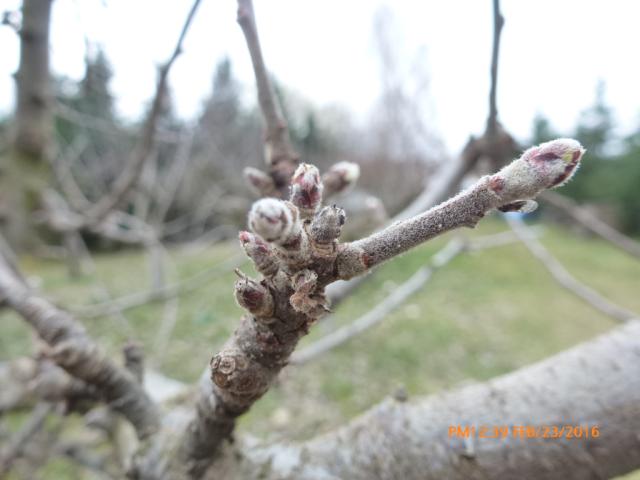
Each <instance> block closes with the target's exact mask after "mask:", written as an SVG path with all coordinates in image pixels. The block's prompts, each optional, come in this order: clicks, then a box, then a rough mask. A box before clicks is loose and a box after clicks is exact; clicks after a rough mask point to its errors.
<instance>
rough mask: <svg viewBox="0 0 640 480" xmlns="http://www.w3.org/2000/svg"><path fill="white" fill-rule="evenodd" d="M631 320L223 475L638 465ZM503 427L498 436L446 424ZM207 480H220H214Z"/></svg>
mask: <svg viewBox="0 0 640 480" xmlns="http://www.w3.org/2000/svg"><path fill="white" fill-rule="evenodd" d="M638 372H640V321H632V322H630V323H628V324H627V325H625V326H623V327H620V328H618V329H615V330H613V331H612V332H610V333H607V334H605V335H603V336H601V337H599V338H596V339H595V340H592V341H590V342H588V343H585V344H582V345H579V346H577V347H574V348H572V349H570V350H567V351H565V352H562V353H560V354H558V355H556V356H553V357H550V358H548V359H546V360H543V361H541V362H539V363H537V364H534V365H531V366H529V367H525V368H523V369H520V370H518V371H516V372H513V373H511V374H508V375H505V376H502V377H499V378H496V379H494V380H491V381H489V382H486V383H480V384H476V385H471V386H468V387H465V388H462V389H460V390H456V391H452V392H449V393H445V394H437V395H434V396H431V397H428V398H426V399H422V400H417V401H415V402H413V401H411V402H400V401H397V400H388V401H385V402H383V403H382V404H380V405H379V406H377V407H375V408H373V409H372V410H370V411H369V412H368V413H366V414H364V415H363V416H361V417H360V418H358V419H356V420H354V421H353V422H351V423H350V424H349V425H347V426H346V427H344V428H342V429H340V430H337V431H336V432H333V433H329V434H326V435H322V436H319V437H316V438H314V439H312V440H309V441H307V442H304V443H302V444H297V445H282V444H276V445H270V446H266V447H263V448H253V449H250V450H248V451H247V452H245V457H244V461H242V462H241V464H240V465H235V466H234V467H231V466H229V469H230V471H234V473H233V474H231V476H230V477H229V478H263V479H267V480H268V479H278V480H285V479H294V478H295V479H298V480H304V479H346V478H348V479H350V480H359V479H363V480H370V479H399V478H401V479H403V480H413V479H415V480H418V479H419V480H428V479H443V478H446V479H449V480H457V479H460V480H463V479H464V480H473V479H483V480H486V479H489V478H491V479H522V478H535V479H538V480H544V479H580V480H584V479H602V478H611V477H615V476H617V475H622V474H624V473H627V472H630V471H633V470H634V469H637V468H640V437H639V436H638V432H639V431H640V375H638ZM458 425H461V426H462V427H464V426H466V425H469V426H475V427H476V428H479V427H480V426H482V425H486V426H490V427H493V426H509V427H510V434H509V436H508V437H507V438H505V439H503V440H497V439H488V438H469V439H462V438H449V428H450V427H451V426H454V427H455V426H458ZM563 425H567V426H569V425H570V426H576V425H582V426H585V425H586V426H588V428H589V429H591V427H594V426H596V427H598V428H599V436H598V437H597V438H589V439H585V438H571V439H567V438H546V439H536V438H523V439H521V438H514V437H513V436H512V435H511V429H512V428H513V427H518V426H535V427H540V428H543V429H544V426H551V427H553V426H558V427H560V426H563ZM216 478H221V477H220V476H217V477H216Z"/></svg>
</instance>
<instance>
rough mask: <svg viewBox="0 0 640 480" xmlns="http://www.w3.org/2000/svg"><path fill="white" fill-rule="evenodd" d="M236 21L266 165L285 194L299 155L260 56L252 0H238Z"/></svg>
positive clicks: (281, 193)
mask: <svg viewBox="0 0 640 480" xmlns="http://www.w3.org/2000/svg"><path fill="white" fill-rule="evenodd" d="M238 23H239V24H240V27H241V28H242V33H243V34H244V37H245V40H246V42H247V47H248V49H249V54H250V55H251V63H252V64H253V72H254V74H255V77H256V85H257V88H258V102H259V104H260V110H261V111H262V115H263V117H264V121H265V124H266V135H265V147H266V152H265V160H266V162H267V165H268V166H269V169H270V176H271V179H272V180H273V186H274V188H275V190H276V191H277V192H279V193H280V196H282V197H286V196H287V195H288V191H287V189H288V188H289V180H290V179H291V175H292V174H293V172H294V170H295V169H296V167H297V166H298V162H299V156H298V154H297V153H296V152H295V151H294V149H293V146H292V145H291V141H290V139H289V131H288V128H287V122H286V121H285V120H284V118H283V116H282V111H281V108H280V105H279V104H278V100H277V99H276V96H275V93H274V90H273V86H272V85H271V80H270V79H269V73H268V72H267V68H266V66H265V63H264V58H263V57H262V49H261V47H260V39H259V38H258V28H257V26H256V18H255V13H254V9H253V2H252V0H238ZM265 188H267V187H266V186H265Z"/></svg>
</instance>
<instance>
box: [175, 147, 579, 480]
mask: <svg viewBox="0 0 640 480" xmlns="http://www.w3.org/2000/svg"><path fill="white" fill-rule="evenodd" d="M583 153H584V149H583V148H582V147H581V146H580V144H579V143H578V142H576V141H575V140H569V139H561V140H554V141H552V142H548V143H545V144H542V145H539V146H537V147H534V148H531V149H529V150H527V151H526V152H525V153H524V154H523V155H522V157H520V158H519V159H517V160H514V161H513V162H512V163H511V164H510V165H507V166H506V167H504V168H503V169H502V170H500V171H499V172H497V173H495V174H494V175H491V176H486V177H483V178H481V179H480V180H479V181H478V182H477V183H476V185H474V186H472V187H471V188H469V189H468V190H466V191H464V192H461V193H460V194H459V195H458V196H456V197H454V198H452V199H451V200H449V201H447V202H445V203H443V204H441V205H439V206H437V207H435V208H433V209H431V210H429V211H427V212H424V213H423V214H421V215H418V216H417V217H414V218H411V219H408V220H405V221H403V222H398V223H396V224H394V225H391V226H389V227H388V228H387V229H385V230H383V231H382V232H378V233H375V234H373V235H371V236H369V237H367V238H364V239H362V240H359V241H357V242H351V243H345V244H339V243H338V241H337V238H339V236H340V232H341V229H342V226H343V224H344V221H345V213H344V211H342V209H340V208H338V207H336V206H325V207H324V208H321V201H322V198H321V192H322V184H321V179H320V175H319V172H318V170H317V168H315V167H313V166H312V165H306V164H303V165H300V167H299V171H297V172H296V174H295V175H294V176H293V177H292V184H291V196H290V197H289V198H290V201H289V202H284V201H282V200H277V199H274V198H266V199H262V200H259V201H258V202H256V203H255V204H254V205H253V207H252V209H251V211H250V212H249V221H248V224H249V227H250V228H251V230H252V231H253V233H250V232H241V233H240V235H239V239H240V242H241V244H242V246H243V248H244V249H245V251H246V253H247V255H248V256H249V257H250V258H251V259H252V260H253V262H254V265H255V267H256V269H257V270H258V271H259V272H260V273H261V274H262V275H263V277H264V278H263V279H261V280H260V281H256V280H253V279H251V278H249V277H247V276H242V277H241V278H240V280H238V281H237V282H236V285H235V295H236V300H237V301H238V303H239V304H240V305H241V306H242V307H243V308H244V309H245V310H246V311H247V312H248V315H245V316H244V317H243V319H242V320H241V323H240V325H239V326H238V327H237V328H236V329H235V331H234V333H233V334H232V335H231V336H230V337H229V339H228V340H227V341H226V342H225V344H224V345H223V347H222V349H221V350H220V351H219V352H218V353H217V354H216V355H215V356H214V357H213V358H212V360H211V364H210V366H211V380H212V385H211V388H210V390H206V389H205V390H204V391H201V392H200V395H199V397H198V400H197V407H196V414H195V415H194V417H193V418H192V420H191V421H190V423H189V425H188V427H187V429H186V430H185V433H184V436H183V438H182V439H181V441H180V444H181V448H180V450H179V451H178V452H177V454H176V456H175V457H174V458H173V459H172V462H171V467H172V468H174V469H177V470H179V471H182V472H183V473H186V475H187V476H189V477H191V478H201V477H202V475H203V474H204V473H205V472H206V470H207V469H208V467H209V466H210V465H211V462H212V456H213V455H214V453H215V452H216V451H218V449H219V448H220V447H221V445H222V444H223V442H224V441H225V439H228V437H229V436H230V435H231V433H232V432H233V429H234V427H235V422H236V418H237V417H238V416H239V415H242V414H243V413H245V412H246V411H247V410H249V409H250V408H251V406H252V405H253V404H254V402H256V401H257V400H258V399H259V398H260V397H261V396H262V395H264V394H265V393H266V392H267V390H268V389H269V388H270V386H271V385H272V383H273V382H274V381H275V379H276V378H277V376H278V373H279V372H280V370H281V369H282V368H283V367H284V366H285V365H286V364H287V362H288V359H289V358H290V356H291V354H292V353H293V350H294V349H295V347H296V345H297V343H298V341H299V340H300V339H301V338H302V337H303V336H304V335H305V334H307V332H308V331H309V328H310V327H311V325H313V324H315V323H316V322H317V320H318V318H319V317H321V316H322V315H323V314H325V313H326V311H327V304H326V296H325V293H324V287H325V286H326V285H328V284H330V283H332V282H334V281H336V280H338V279H347V278H352V277H355V276H358V275H361V274H363V273H365V272H366V271H368V270H370V269H371V268H373V267H375V266H376V265H379V264H380V263H382V262H383V261H385V260H388V259H390V258H392V257H394V256H396V255H399V254H401V253H403V252H405V251H407V250H408V249H410V248H412V247H414V246H416V245H418V244H420V243H423V242H426V241H428V240H429V239H431V238H433V237H435V236H437V235H440V234H442V233H444V232H446V231H449V230H452V229H454V228H458V227H462V226H469V227H472V226H475V225H476V223H477V222H479V221H480V219H481V218H482V217H483V216H484V215H485V214H486V213H488V212H489V211H491V210H493V209H497V208H505V207H508V208H510V209H514V208H517V206H518V205H520V204H523V203H525V202H524V201H526V200H529V199H531V198H533V197H535V196H536V195H537V194H538V193H540V192H541V191H542V190H545V189H547V188H552V187H555V186H558V185H560V184H562V183H563V182H564V181H565V180H567V179H568V178H569V177H570V176H571V175H572V173H573V172H574V171H575V169H576V167H577V165H578V162H579V161H580V158H581V157H582V155H583ZM303 215H304V218H305V222H304V223H303V222H302V221H301V218H302V216H303Z"/></svg>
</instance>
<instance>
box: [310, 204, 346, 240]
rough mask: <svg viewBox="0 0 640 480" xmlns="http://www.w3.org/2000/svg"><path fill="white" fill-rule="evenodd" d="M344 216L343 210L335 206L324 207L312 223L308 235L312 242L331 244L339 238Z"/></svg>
mask: <svg viewBox="0 0 640 480" xmlns="http://www.w3.org/2000/svg"><path fill="white" fill-rule="evenodd" d="M345 219H346V215H345V213H344V210H343V209H341V208H340V207H337V206H335V205H331V206H327V207H324V208H323V209H322V210H320V211H319V212H318V213H317V214H316V216H315V218H314V219H313V221H312V222H311V227H310V229H309V233H310V234H311V238H313V240H314V242H316V243H320V244H327V243H331V242H332V241H333V240H335V239H337V238H338V237H339V236H340V232H341V231H342V226H343V225H344V222H345Z"/></svg>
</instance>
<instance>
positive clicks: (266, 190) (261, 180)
mask: <svg viewBox="0 0 640 480" xmlns="http://www.w3.org/2000/svg"><path fill="white" fill-rule="evenodd" d="M242 175H243V177H244V180H245V182H247V185H248V186H249V188H250V189H251V191H252V192H253V193H255V194H256V195H258V196H261V197H268V196H270V195H273V194H274V193H275V192H276V186H275V183H274V181H273V178H271V176H269V175H268V174H267V173H265V172H263V171H262V170H258V169H257V168H253V167H247V168H245V169H244V170H243V172H242Z"/></svg>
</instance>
